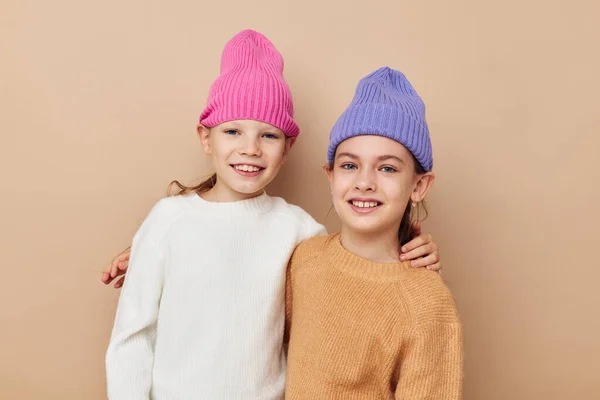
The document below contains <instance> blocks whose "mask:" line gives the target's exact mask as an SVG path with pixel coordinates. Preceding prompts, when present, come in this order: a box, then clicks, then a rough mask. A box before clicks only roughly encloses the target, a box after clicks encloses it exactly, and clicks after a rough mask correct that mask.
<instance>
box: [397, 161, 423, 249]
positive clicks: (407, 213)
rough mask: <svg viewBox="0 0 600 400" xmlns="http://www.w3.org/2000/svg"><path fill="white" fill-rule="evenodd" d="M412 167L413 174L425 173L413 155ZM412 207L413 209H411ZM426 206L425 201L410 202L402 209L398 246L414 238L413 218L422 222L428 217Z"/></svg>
mask: <svg viewBox="0 0 600 400" xmlns="http://www.w3.org/2000/svg"><path fill="white" fill-rule="evenodd" d="M413 165H414V166H415V174H417V175H421V174H424V173H425V170H424V169H423V167H422V166H421V164H419V162H418V161H417V159H416V158H415V156H414V155H413ZM413 205H414V207H413ZM420 207H422V208H423V212H424V214H425V216H424V217H423V219H422V220H421V219H420V211H419V208H420ZM413 211H415V214H416V216H413ZM428 215H429V214H428V212H427V206H426V205H425V201H422V202H420V203H412V202H411V201H410V200H409V201H408V204H407V205H406V208H405V209H404V215H403V216H402V221H400V228H398V242H399V243H400V246H402V245H405V244H406V243H408V242H410V241H411V240H413V239H414V238H415V236H416V235H415V230H414V229H413V225H412V224H413V218H414V220H415V221H416V220H419V221H424V220H426V219H427V216H428Z"/></svg>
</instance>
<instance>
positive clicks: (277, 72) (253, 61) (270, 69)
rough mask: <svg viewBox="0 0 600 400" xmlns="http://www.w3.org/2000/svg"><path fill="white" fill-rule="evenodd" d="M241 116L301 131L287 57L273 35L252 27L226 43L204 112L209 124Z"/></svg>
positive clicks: (287, 131)
mask: <svg viewBox="0 0 600 400" xmlns="http://www.w3.org/2000/svg"><path fill="white" fill-rule="evenodd" d="M241 119H250V120H255V121H261V122H265V123H267V124H269V125H273V126H275V127H277V128H279V129H281V130H282V131H283V133H285V135H286V136H288V137H295V136H298V133H299V131H300V130H299V128H298V125H296V123H295V122H294V104H293V103H292V93H291V92H290V88H289V87H288V85H287V83H286V82H285V80H284V79H283V58H282V57H281V54H279V52H278V51H277V49H276V48H275V46H273V43H271V42H270V41H269V39H267V38H266V37H265V36H264V35H262V34H260V33H258V32H255V31H253V30H249V29H248V30H244V31H242V32H240V33H238V34H237V35H235V36H234V37H233V38H232V39H231V40H230V41H229V42H228V43H227V44H226V45H225V49H223V55H222V57H221V75H220V76H219V77H218V78H217V80H215V82H214V83H213V85H212V87H211V88H210V92H209V94H208V103H207V105H206V108H205V109H204V111H203V112H202V114H200V123H201V124H203V125H205V126H208V127H213V126H216V125H219V124H222V123H223V122H227V121H234V120H241Z"/></svg>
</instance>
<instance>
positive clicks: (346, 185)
mask: <svg viewBox="0 0 600 400" xmlns="http://www.w3.org/2000/svg"><path fill="white" fill-rule="evenodd" d="M351 188H352V182H351V179H350V178H349V177H347V176H343V175H342V176H340V175H334V177H333V178H332V180H331V196H332V199H333V201H334V202H337V201H342V202H344V201H346V195H347V194H348V191H349V190H350V189H351Z"/></svg>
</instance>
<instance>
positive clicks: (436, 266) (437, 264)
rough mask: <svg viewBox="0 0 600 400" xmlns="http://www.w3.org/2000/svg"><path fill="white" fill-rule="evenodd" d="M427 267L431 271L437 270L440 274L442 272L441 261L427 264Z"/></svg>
mask: <svg viewBox="0 0 600 400" xmlns="http://www.w3.org/2000/svg"><path fill="white" fill-rule="evenodd" d="M427 269H430V270H432V271H436V272H439V273H440V275H441V274H442V263H440V262H438V263H435V264H433V265H428V266H427Z"/></svg>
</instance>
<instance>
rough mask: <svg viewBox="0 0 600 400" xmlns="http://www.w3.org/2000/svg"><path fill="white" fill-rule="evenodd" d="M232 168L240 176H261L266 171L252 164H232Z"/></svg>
mask: <svg viewBox="0 0 600 400" xmlns="http://www.w3.org/2000/svg"><path fill="white" fill-rule="evenodd" d="M230 166H231V168H232V169H233V170H234V171H235V172H236V173H237V174H239V175H242V176H246V177H254V176H258V175H260V174H261V173H262V172H263V171H264V170H265V169H264V168H263V167H259V166H258V165H252V164H230Z"/></svg>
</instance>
